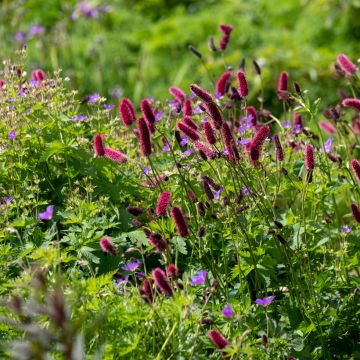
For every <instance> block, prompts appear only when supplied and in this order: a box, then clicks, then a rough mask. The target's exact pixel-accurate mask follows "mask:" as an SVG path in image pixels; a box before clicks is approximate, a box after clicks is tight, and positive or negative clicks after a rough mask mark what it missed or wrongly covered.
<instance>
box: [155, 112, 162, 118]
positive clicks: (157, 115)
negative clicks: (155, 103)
mask: <svg viewBox="0 0 360 360" xmlns="http://www.w3.org/2000/svg"><path fill="white" fill-rule="evenodd" d="M161 118H162V111H161V110H159V111H158V112H157V113H156V114H155V121H160V120H161Z"/></svg>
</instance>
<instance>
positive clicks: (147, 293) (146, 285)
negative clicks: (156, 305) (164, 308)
mask: <svg viewBox="0 0 360 360" xmlns="http://www.w3.org/2000/svg"><path fill="white" fill-rule="evenodd" d="M140 294H141V296H143V297H144V299H145V300H146V301H147V302H148V303H149V304H151V303H152V302H153V295H152V290H151V282H150V281H149V280H148V279H145V280H144V281H143V283H142V285H141V288H140Z"/></svg>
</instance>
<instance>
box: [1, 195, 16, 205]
mask: <svg viewBox="0 0 360 360" xmlns="http://www.w3.org/2000/svg"><path fill="white" fill-rule="evenodd" d="M2 199H3V201H5V202H6V203H9V202H10V201H12V200H13V199H14V197H13V196H3V198H2Z"/></svg>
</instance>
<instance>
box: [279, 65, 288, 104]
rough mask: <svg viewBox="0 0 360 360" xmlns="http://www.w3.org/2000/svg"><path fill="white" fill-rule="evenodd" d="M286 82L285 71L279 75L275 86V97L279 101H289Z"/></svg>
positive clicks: (286, 74)
mask: <svg viewBox="0 0 360 360" xmlns="http://www.w3.org/2000/svg"><path fill="white" fill-rule="evenodd" d="M288 80H289V74H288V73H287V72H286V71H283V72H282V73H281V74H280V75H279V79H278V86H277V97H278V98H279V99H280V100H288V99H289V96H290V94H289V91H288Z"/></svg>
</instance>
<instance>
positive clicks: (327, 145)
mask: <svg viewBox="0 0 360 360" xmlns="http://www.w3.org/2000/svg"><path fill="white" fill-rule="evenodd" d="M333 140H334V139H333V138H328V139H327V140H326V141H325V142H324V147H325V152H326V153H329V152H330V151H331V149H332V142H333Z"/></svg>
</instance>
